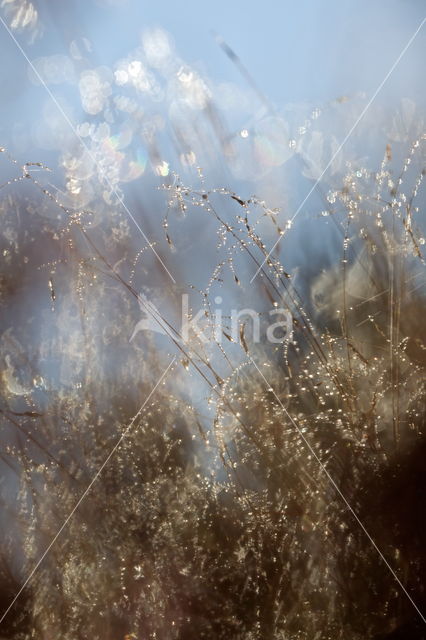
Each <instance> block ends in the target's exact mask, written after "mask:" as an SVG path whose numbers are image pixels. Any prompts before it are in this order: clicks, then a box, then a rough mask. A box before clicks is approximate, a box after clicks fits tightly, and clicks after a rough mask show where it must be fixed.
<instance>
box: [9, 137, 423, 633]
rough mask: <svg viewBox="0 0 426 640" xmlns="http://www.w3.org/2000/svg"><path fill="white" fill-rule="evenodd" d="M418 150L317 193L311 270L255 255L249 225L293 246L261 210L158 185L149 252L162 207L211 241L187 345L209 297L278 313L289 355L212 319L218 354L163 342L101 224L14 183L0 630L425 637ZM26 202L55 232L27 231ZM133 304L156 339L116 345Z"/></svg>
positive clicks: (168, 326)
mask: <svg viewBox="0 0 426 640" xmlns="http://www.w3.org/2000/svg"><path fill="white" fill-rule="evenodd" d="M423 145H424V140H423V139H421V140H419V141H418V142H415V143H414V145H413V146H412V148H411V150H410V153H409V155H408V158H407V160H406V161H405V163H404V165H403V171H402V173H401V174H400V176H399V177H396V178H395V177H394V176H393V173H392V171H391V168H390V150H389V149H388V150H387V152H386V155H385V158H384V161H383V164H382V167H381V170H380V172H378V173H377V174H375V175H372V174H371V173H368V172H367V171H361V170H359V169H357V170H356V171H355V172H353V171H351V170H350V171H349V172H348V175H347V176H346V177H345V179H344V184H343V187H342V188H341V189H340V190H336V191H333V192H330V193H329V195H328V201H329V204H330V205H332V206H330V207H329V208H328V209H327V216H320V218H321V219H323V220H325V221H326V222H327V223H328V222H329V221H332V222H331V225H333V226H332V227H331V228H332V229H333V233H334V230H335V229H336V230H337V231H336V236H335V237H334V240H335V242H336V246H337V247H340V249H337V250H336V253H335V255H337V256H339V254H340V257H338V258H337V259H335V261H334V264H333V262H332V263H331V264H328V265H325V266H324V268H323V269H321V265H320V259H319V258H318V264H317V265H316V269H315V271H314V272H312V271H310V268H311V265H309V264H306V261H305V262H302V264H301V265H299V266H298V265H294V264H293V265H290V266H289V267H288V266H287V265H286V264H284V262H283V263H282V262H281V260H280V259H279V258H278V257H277V255H276V254H274V255H273V257H272V256H269V255H268V251H267V248H266V245H265V243H264V242H263V240H262V233H263V228H264V227H262V225H264V223H265V221H266V222H269V223H270V224H271V225H272V227H273V229H275V232H276V233H277V234H278V236H277V237H278V238H281V239H282V241H283V242H285V241H286V238H287V237H289V236H290V235H291V234H292V233H293V232H294V231H293V229H291V228H287V229H281V228H280V227H279V226H278V223H277V219H276V218H277V213H276V212H274V211H271V210H270V209H268V208H267V206H266V205H265V204H264V203H263V202H261V201H260V200H259V199H258V198H255V197H252V198H246V199H243V198H241V197H240V196H237V195H236V194H234V193H232V192H230V191H227V190H223V189H221V190H218V191H215V190H206V189H203V188H202V187H201V189H200V190H194V189H193V188H190V187H186V186H184V185H183V184H182V183H181V182H180V181H178V180H176V181H175V182H174V183H172V184H169V186H168V187H167V190H168V196H170V197H171V200H170V205H169V206H170V212H169V216H168V218H167V220H166V221H165V230H166V233H167V235H168V244H169V245H170V244H178V242H179V241H180V239H179V235H178V233H177V228H178V227H177V226H176V224H186V221H185V220H183V222H179V223H176V222H173V220H172V219H171V217H170V216H172V215H173V212H174V211H175V210H176V207H177V208H178V209H179V208H182V207H183V206H184V207H185V214H186V216H187V218H186V220H187V221H188V222H189V221H190V217H191V216H195V215H197V212H201V213H202V215H205V216H206V217H208V218H209V219H212V220H213V221H214V225H215V228H216V232H217V238H218V243H217V248H216V264H214V263H212V272H211V277H207V285H206V286H205V288H204V289H199V288H194V287H193V288H192V292H193V304H195V301H196V300H198V301H199V302H200V304H201V308H202V309H204V317H205V322H206V330H208V329H209V327H210V328H212V327H213V323H214V320H213V313H212V306H213V298H214V296H216V295H217V293H218V291H220V292H221V293H222V295H223V297H224V298H225V297H226V296H228V297H230V299H231V300H232V302H233V303H235V301H236V300H238V298H239V297H243V298H245V301H247V297H248V296H249V297H252V298H253V299H256V300H257V308H258V309H259V313H260V315H261V316H262V314H263V313H264V312H265V311H266V310H267V309H269V308H270V306H271V305H272V306H273V305H274V303H276V302H279V301H280V302H281V301H282V300H285V303H286V305H287V306H288V308H290V309H291V311H292V316H293V322H294V340H293V341H292V342H290V343H282V344H279V345H276V344H267V343H260V344H256V343H255V341H253V340H252V338H251V334H250V326H249V323H247V322H245V321H244V320H243V319H242V322H241V328H240V334H239V340H232V339H231V338H232V336H231V335H230V334H227V331H226V319H225V321H224V325H223V326H224V327H225V328H224V329H223V331H224V333H225V334H226V335H227V337H225V339H224V340H222V339H221V340H219V339H218V337H217V336H215V333H214V331H213V332H212V333H211V336H212V340H211V343H210V344H208V345H206V344H205V343H204V342H203V341H200V340H199V339H198V338H197V336H196V335H193V336H190V338H189V340H188V341H187V342H185V341H182V340H181V339H179V340H178V337H179V336H178V333H177V332H178V329H176V328H175V327H176V326H177V324H176V323H175V319H176V318H175V316H174V315H173V314H174V310H173V309H174V303H173V302H170V300H169V302H168V305H167V307H166V308H165V307H164V304H163V305H161V299H156V295H155V292H156V291H157V289H156V287H151V288H148V287H146V286H144V285H142V289H143V290H144V291H145V294H146V295H145V294H144V296H145V297H141V296H140V294H139V291H140V289H141V282H140V281H139V282H138V281H137V278H138V265H140V264H141V256H140V255H139V253H138V254H136V257H135V254H134V251H133V248H132V245H131V242H130V237H129V229H128V226H126V225H120V221H119V218H118V217H117V216H116V214H112V223H113V224H112V225H111V224H110V221H108V223H102V222H101V223H99V224H98V226H96V227H94V228H91V224H90V222H91V215H90V212H81V213H80V214H79V215H75V214H73V213H71V212H69V211H68V210H66V209H65V208H64V207H63V205H61V204H60V203H57V202H55V199H54V197H53V196H52V195H51V194H49V192H48V191H47V192H46V189H44V191H43V189H42V187H41V186H40V183H39V182H38V180H37V179H34V178H33V176H31V174H30V177H29V179H28V178H27V179H26V183H27V185H28V183H32V186H31V189H32V191H31V193H30V195H29V196H27V197H22V196H20V197H18V196H13V197H11V196H8V197H7V198H6V199H5V200H4V201H3V209H2V216H3V221H4V226H3V228H4V229H5V231H4V234H3V237H4V241H5V243H6V244H5V249H4V250H3V256H4V259H5V261H4V269H3V275H2V283H3V285H2V303H3V308H4V316H3V318H4V320H3V333H2V338H1V358H2V398H3V401H2V408H1V416H2V442H3V447H2V452H1V460H2V469H3V477H4V485H3V486H4V489H3V495H2V500H3V520H2V526H3V529H4V545H3V548H2V558H1V559H2V564H1V571H2V574H1V575H2V596H1V601H2V604H3V607H4V609H6V608H7V607H8V604H9V603H10V602H11V600H12V599H13V596H14V594H16V593H17V592H18V590H19V588H20V584H21V583H22V582H23V579H25V577H26V576H28V575H31V572H32V570H33V568H34V567H35V566H36V567H37V570H36V571H35V572H34V574H33V575H31V579H30V581H29V582H28V584H27V585H26V587H25V588H24V590H23V591H22V593H21V594H20V597H19V598H18V599H17V600H16V602H15V603H14V604H13V606H12V608H11V609H10V611H8V613H7V616H6V617H5V618H4V620H3V621H2V634H3V636H4V637H9V638H27V637H34V638H47V639H50V638H57V637H61V638H70V639H71V638H73V639H74V638H86V637H90V638H123V639H124V638H126V639H127V640H128V639H129V638H164V639H169V638H170V639H173V638H176V639H178V638H179V639H180V638H181V639H190V638H194V639H195V638H242V639H246V638H262V640H263V639H264V638H271V639H272V638H274V639H275V638H292V639H293V638H303V639H305V638H306V639H312V638H332V639H337V638H345V639H346V638H351V639H354V640H356V639H358V638H359V639H360V638H366V637H369V638H370V637H371V638H373V637H381V636H380V634H382V633H383V634H386V633H388V632H390V631H392V630H393V629H400V633H406V634H408V635H406V636H401V637H421V635H419V634H420V633H421V631H420V630H419V629H420V627H419V626H418V620H419V616H418V613H417V611H416V610H415V608H414V607H413V605H412V603H411V602H410V600H409V598H408V597H407V593H408V594H409V596H410V597H411V598H412V599H413V601H414V603H415V605H416V606H417V607H419V609H420V610H421V611H424V607H425V601H424V593H423V587H422V575H423V574H424V569H425V566H424V548H423V546H422V531H423V525H424V523H423V518H424V516H423V515H422V514H423V513H424V507H425V504H424V493H423V490H422V489H421V487H422V483H423V482H424V469H423V464H422V461H423V455H424V436H423V432H422V429H423V420H424V403H425V356H424V348H425V347H424V344H425V339H424V338H425V336H424V324H423V321H422V320H423V315H424V314H423V309H424V307H425V298H424V291H423V275H422V274H423V270H424V256H423V245H424V240H423V236H422V232H421V228H422V221H421V219H420V213H421V206H422V205H421V197H422V196H421V193H422V191H421V189H422V180H423V175H424V171H423V169H422V158H423V156H422V154H423ZM413 166H414V167H415V169H413ZM408 167H410V169H408ZM19 181H20V180H19ZM38 193H39V194H40V196H38V195H37V194H38ZM39 197H40V200H39V201H37V198H39ZM330 201H332V202H330ZM34 203H36V204H34ZM43 206H44V207H52V208H53V209H54V210H57V211H59V212H60V217H59V219H58V218H57V217H56V218H54V217H53V216H52V217H51V223H49V224H45V225H44V226H43V227H41V226H40V224H39V219H38V217H37V215H36V214H35V207H43ZM228 214H229V215H228ZM61 216H62V217H61ZM327 228H330V227H327ZM119 230H120V231H119ZM339 236H340V238H341V239H340V240H339ZM41 244H43V252H42V253H40V247H41ZM6 245H7V248H6ZM123 258H124V260H123ZM265 258H266V261H265ZM35 260H38V265H39V267H38V269H37V270H34V269H33V268H32V267H31V264H33V263H34V261H35ZM117 260H118V261H119V262H117ZM18 264H19V265H20V268H21V270H22V271H21V274H20V278H19V279H17V278H16V275H15V274H16V272H17V271H16V268H17V265H18ZM27 265H28V266H27ZM253 267H255V268H260V274H259V279H258V280H257V282H255V284H253V285H252V289H251V291H250V288H249V286H248V282H249V280H248V277H247V275H246V274H247V273H251V272H252V271H251V270H252V268H253ZM141 273H142V281H143V280H144V277H143V276H144V275H145V274H144V267H142V271H141ZM164 277H165V276H164V274H163V273H161V274H159V273H157V274H156V278H158V282H163V283H164ZM153 292H154V299H155V302H156V306H155V307H153V308H151V307H150V306H149V305H148V304H146V306H145V312H146V313H147V314H149V313H150V312H152V311H153V309H154V311H153V314H152V320H153V322H158V321H160V322H161V326H162V327H163V329H164V331H163V332H161V333H159V334H157V333H155V332H149V331H146V332H138V333H137V335H134V327H135V325H136V324H137V321H138V312H139V307H140V306H141V305H142V306H143V304H144V300H147V299H148V294H152V293H153ZM179 293H180V288H179V287H178V286H177V285H176V287H175V289H174V294H173V295H174V300H175V301H176V303H177V300H178V298H179V295H178V294H179ZM40 296H43V299H44V304H43V305H34V304H32V301H33V300H36V299H38V298H39V297H40ZM151 297H152V295H151ZM157 297H158V296H157ZM176 308H177V304H176ZM164 309H165V310H164ZM224 314H225V316H226V313H225V312H224ZM175 315H176V314H175ZM12 320H13V321H14V322H13V324H12ZM213 328H214V327H213ZM130 338H133V339H132V340H129V339H130ZM172 354H173V355H174V356H175V360H174V361H173V362H172V365H171V375H170V376H169V378H167V377H165V378H164V380H163V381H162V382H161V384H160V386H159V387H158V388H157V389H156V390H155V393H154V394H153V395H152V396H150V393H151V391H152V388H153V385H154V384H155V383H156V381H158V379H159V377H160V376H161V375H162V374H163V373H164V370H165V369H166V366H168V363H170V357H171V355H172ZM253 363H255V366H253ZM185 376H190V378H189V380H190V384H189V386H188V384H187V383H186V382H185V378H184V377H185ZM263 376H264V377H263ZM147 397H148V401H147V402H146V403H145V400H146V398H147ZM141 405H142V409H141ZM123 434H124V436H125V437H122V436H123ZM117 445H118V446H117ZM111 451H113V452H114V453H113V455H112V456H111V457H110V458H108V456H109V455H110V453H111ZM106 460H107V464H104V463H105V461H106ZM100 469H101V473H100V474H99V477H97V480H96V481H95V482H94V483H93V485H91V482H92V480H93V478H94V477H95V476H97V474H98V472H99V470H100ZM330 480H332V482H331V481H330ZM88 487H89V490H88V491H87V489H88ZM336 487H337V488H338V491H336ZM82 496H83V499H81V498H82ZM342 496H343V497H344V500H342ZM345 501H346V502H345ZM76 505H78V507H77V509H76V508H75V507H76ZM348 505H350V508H348ZM352 510H353V511H352ZM70 514H72V516H71V517H70ZM64 523H66V526H65V527H64V529H63V530H61V528H62V526H63V524H64ZM360 523H362V526H360ZM59 531H60V533H59V535H57V534H58V532H59ZM366 532H368V535H366ZM52 541H54V543H53V544H51V543H52ZM373 541H374V544H373ZM46 550H48V553H46V555H45V557H44V559H43V561H42V562H41V563H40V564H38V563H39V560H40V558H41V557H43V555H44V554H45V552H46ZM389 567H391V569H392V571H393V572H394V575H392V572H391V571H390V570H389ZM395 577H397V579H398V580H399V581H400V582H399V583H398V581H397V580H395ZM401 587H403V588H404V589H405V590H406V593H404V591H403V588H401ZM420 622H421V620H420ZM416 634H418V635H417V636H416Z"/></svg>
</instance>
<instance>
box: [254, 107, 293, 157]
mask: <svg viewBox="0 0 426 640" xmlns="http://www.w3.org/2000/svg"><path fill="white" fill-rule="evenodd" d="M254 152H255V156H256V159H257V160H258V162H259V163H260V164H262V165H264V166H267V167H279V166H280V165H282V164H284V162H287V160H288V159H289V158H291V156H292V155H293V151H292V150H291V149H290V146H289V135H288V129H287V125H286V123H285V121H284V120H283V119H282V118H278V117H268V118H264V119H263V120H261V121H260V122H259V123H257V124H256V126H255V135H254Z"/></svg>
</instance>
